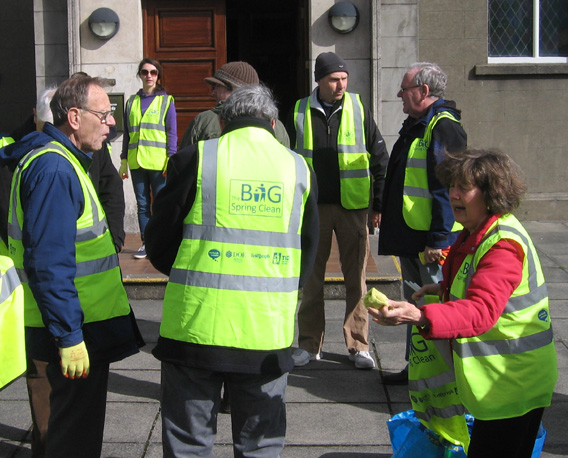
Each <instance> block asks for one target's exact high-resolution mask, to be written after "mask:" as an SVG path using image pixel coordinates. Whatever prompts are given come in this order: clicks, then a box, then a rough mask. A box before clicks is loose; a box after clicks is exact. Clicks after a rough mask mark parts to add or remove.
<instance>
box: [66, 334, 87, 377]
mask: <svg viewBox="0 0 568 458" xmlns="http://www.w3.org/2000/svg"><path fill="white" fill-rule="evenodd" d="M59 356H61V372H63V375H64V376H65V377H67V378H71V379H75V378H81V377H83V378H87V375H89V368H90V367H91V363H90V362H89V352H88V351H87V347H86V346H85V342H84V341H83V342H81V343H79V344H77V345H73V346H72V347H67V348H60V349H59Z"/></svg>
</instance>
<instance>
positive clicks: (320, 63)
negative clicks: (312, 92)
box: [314, 52, 349, 81]
mask: <svg viewBox="0 0 568 458" xmlns="http://www.w3.org/2000/svg"><path fill="white" fill-rule="evenodd" d="M334 72H345V73H347V74H349V70H348V69H347V64H346V63H345V61H344V60H343V59H342V58H341V57H340V56H338V55H337V54H335V53H334V52H322V53H321V54H320V55H319V56H318V57H317V59H316V70H315V71H314V76H315V78H316V81H319V80H320V79H322V78H323V77H324V76H326V75H329V74H330V73H334Z"/></svg>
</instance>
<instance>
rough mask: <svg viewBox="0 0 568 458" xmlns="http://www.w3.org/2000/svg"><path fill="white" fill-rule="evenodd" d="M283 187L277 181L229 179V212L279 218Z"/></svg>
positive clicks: (281, 208)
mask: <svg viewBox="0 0 568 458" xmlns="http://www.w3.org/2000/svg"><path fill="white" fill-rule="evenodd" d="M283 189H284V186H283V184H282V183H278V182H270V181H254V180H251V181H243V180H231V185H230V207H229V213H230V214H231V215H239V216H245V215H246V216H268V217H276V218H281V217H282V216H283V212H284V207H283V195H282V194H283Z"/></svg>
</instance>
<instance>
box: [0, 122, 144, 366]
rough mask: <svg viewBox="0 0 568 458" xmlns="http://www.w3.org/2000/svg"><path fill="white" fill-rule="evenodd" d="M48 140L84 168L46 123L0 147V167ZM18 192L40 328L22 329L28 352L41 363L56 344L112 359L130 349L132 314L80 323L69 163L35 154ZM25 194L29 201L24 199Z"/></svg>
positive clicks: (76, 189)
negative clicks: (82, 345)
mask: <svg viewBox="0 0 568 458" xmlns="http://www.w3.org/2000/svg"><path fill="white" fill-rule="evenodd" d="M52 140H56V141H58V142H60V143H61V144H63V145H64V146H65V147H66V148H67V149H68V150H69V151H71V153H72V154H74V155H75V156H76V157H77V158H78V160H79V162H80V163H81V165H82V166H83V167H84V169H85V171H86V172H87V171H88V169H89V167H90V165H91V158H90V156H89V155H88V154H86V153H84V152H82V151H81V150H79V149H78V148H76V147H75V146H74V145H73V144H72V143H71V141H70V140H69V138H68V137H67V136H65V135H64V134H63V133H62V132H61V131H60V130H59V129H57V128H55V127H54V126H53V125H51V124H49V123H48V124H46V125H45V127H44V131H43V132H32V133H31V134H29V135H26V136H25V137H24V138H22V140H21V141H19V142H16V143H13V144H11V145H8V146H6V147H5V148H2V149H0V165H6V166H8V167H9V168H10V169H12V170H13V169H14V168H15V166H16V164H17V162H18V161H19V160H20V159H21V158H22V157H23V156H25V155H26V154H27V153H28V152H29V151H31V150H32V149H34V148H38V147H41V146H44V145H45V144H47V143H48V142H50V141H52ZM20 192H21V196H22V205H23V206H24V227H23V234H22V236H23V242H24V247H25V249H24V269H25V271H26V273H27V275H28V279H29V285H30V289H31V290H32V293H33V295H34V297H35V299H36V301H37V303H38V306H39V308H40V310H41V312H42V316H43V321H44V324H45V326H46V328H45V329H44V328H27V329H26V345H27V347H28V348H27V351H28V354H29V355H31V356H32V357H33V358H35V359H40V360H44V361H51V360H57V359H58V355H57V349H58V347H69V346H72V345H76V344H78V343H80V342H81V341H82V340H85V343H86V344H87V348H88V350H89V355H90V357H91V360H94V361H97V360H99V361H105V362H110V361H116V360H118V359H122V358H123V357H125V356H128V355H130V354H133V353H135V352H136V351H137V344H136V341H137V340H138V342H139V343H141V339H139V333H138V332H137V331H138V330H137V328H136V324H135V321H134V319H133V316H126V317H119V318H118V319H117V318H115V319H113V320H108V321H109V322H112V323H108V322H97V323H90V324H88V325H85V326H83V312H82V309H81V306H80V303H79V299H78V296H77V290H76V289H75V285H74V277H75V266H76V264H75V231H76V222H77V218H78V216H79V215H81V214H82V212H83V210H84V198H83V191H82V189H81V185H80V183H79V180H78V178H77V174H76V173H75V170H74V169H73V166H72V165H71V163H70V162H69V161H68V160H66V159H65V158H63V157H62V156H60V155H58V154H44V155H42V156H40V157H39V158H37V159H36V160H34V161H33V162H32V164H31V165H30V166H29V168H28V169H27V170H26V172H25V173H24V174H23V176H22V183H21V189H20ZM31 193H33V199H29V200H26V197H27V196H30V195H31ZM2 205H5V202H3V203H2ZM55 215H56V216H55ZM109 327H110V328H109ZM109 332H112V333H114V332H118V335H116V334H108V333H109ZM105 334H106V336H105ZM105 339H106V341H105ZM49 342H52V343H55V345H53V344H48V343H49Z"/></svg>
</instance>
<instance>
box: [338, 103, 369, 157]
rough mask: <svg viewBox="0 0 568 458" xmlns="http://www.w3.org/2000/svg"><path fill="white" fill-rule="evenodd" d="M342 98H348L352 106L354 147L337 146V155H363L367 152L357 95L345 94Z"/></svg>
mask: <svg viewBox="0 0 568 458" xmlns="http://www.w3.org/2000/svg"><path fill="white" fill-rule="evenodd" d="M344 97H350V98H351V103H352V105H353V118H354V124H355V145H339V144H338V145H337V151H338V153H359V154H363V153H366V152H367V147H366V146H365V136H364V133H365V126H364V125H363V117H362V115H361V106H360V105H359V100H358V99H357V95H356V94H353V93H350V92H346V93H345V95H344Z"/></svg>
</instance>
